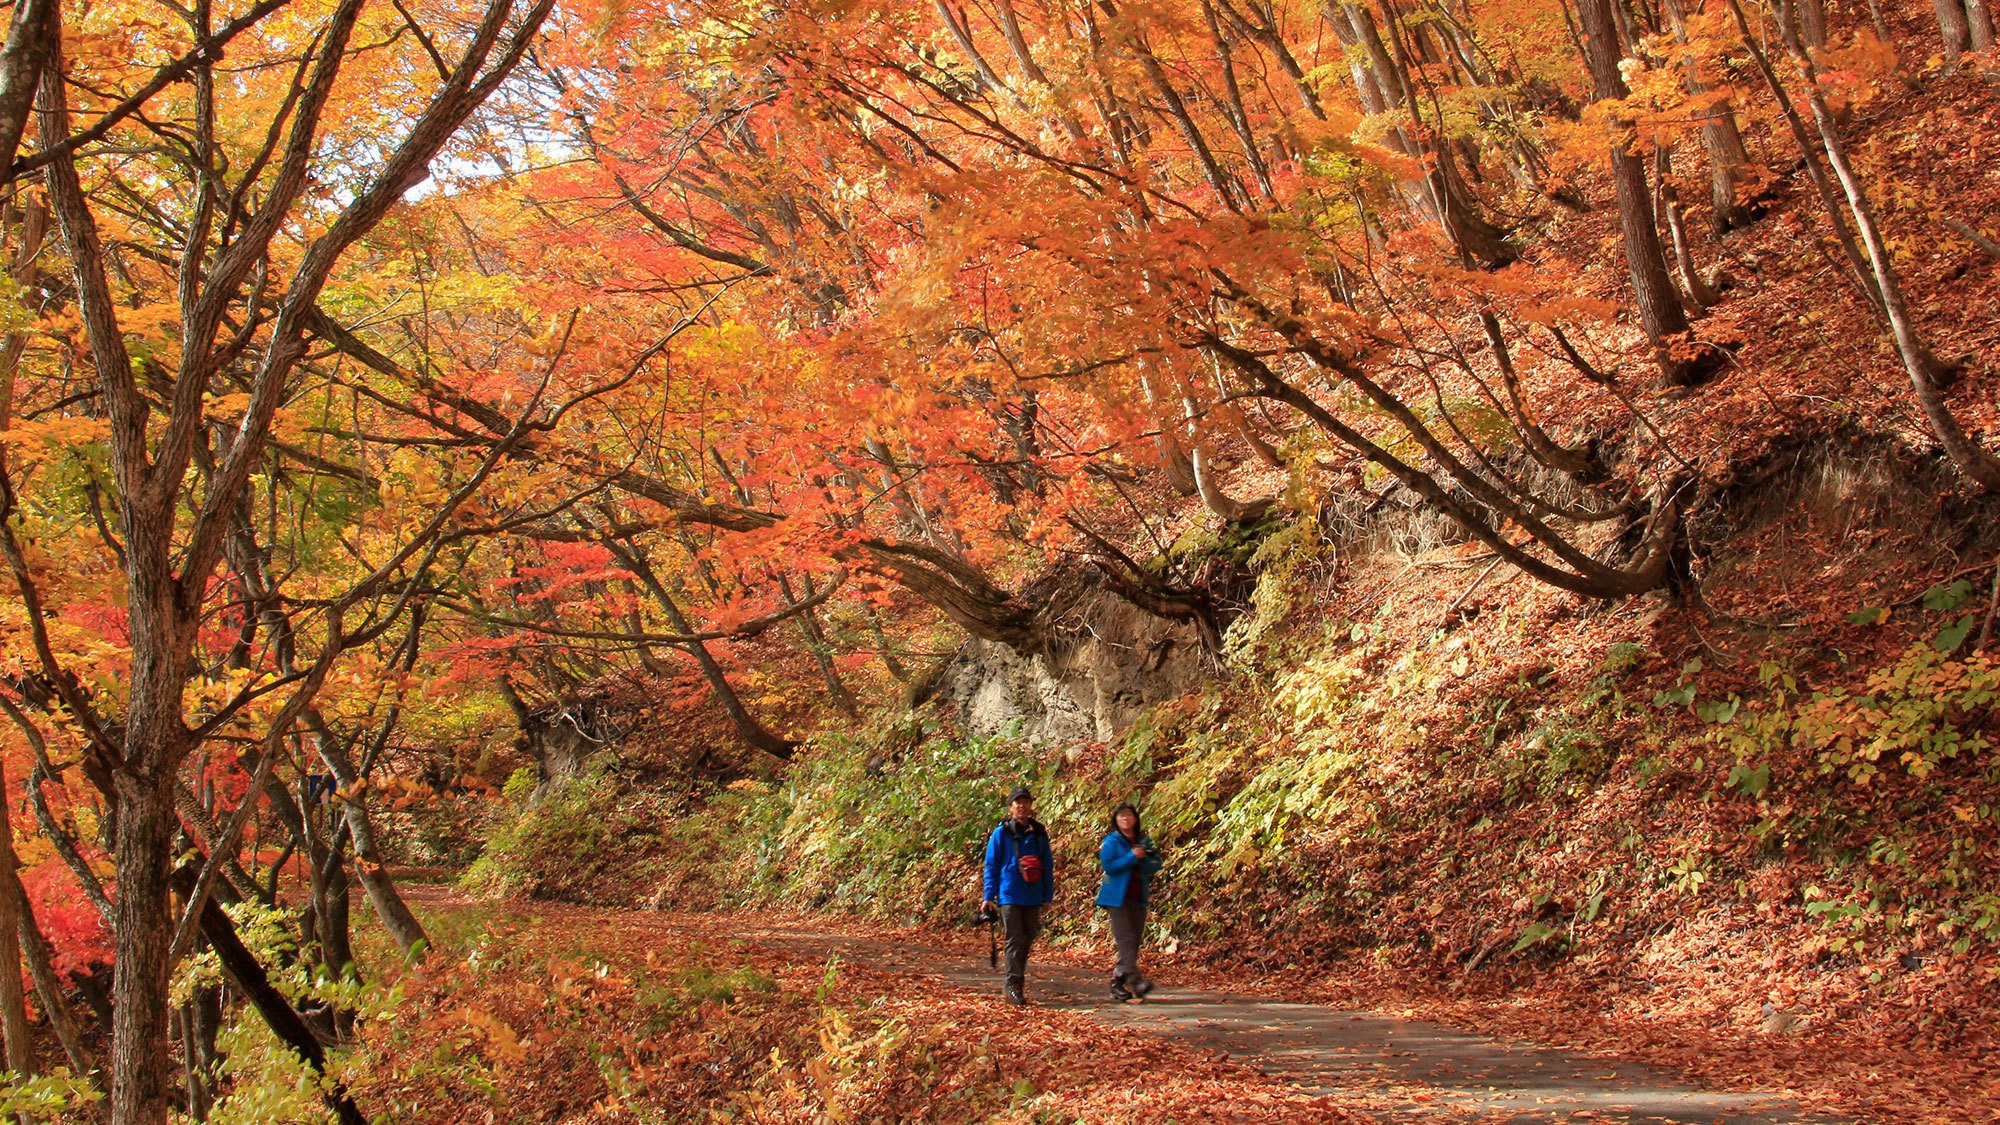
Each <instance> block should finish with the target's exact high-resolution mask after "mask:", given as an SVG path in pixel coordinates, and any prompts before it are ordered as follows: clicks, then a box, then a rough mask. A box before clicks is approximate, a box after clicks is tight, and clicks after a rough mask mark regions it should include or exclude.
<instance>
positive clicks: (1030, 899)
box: [985, 818, 1056, 906]
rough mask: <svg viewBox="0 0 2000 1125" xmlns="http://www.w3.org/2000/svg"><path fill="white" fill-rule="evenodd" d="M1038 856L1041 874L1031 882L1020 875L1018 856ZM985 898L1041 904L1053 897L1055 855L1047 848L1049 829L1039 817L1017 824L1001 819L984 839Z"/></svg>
mask: <svg viewBox="0 0 2000 1125" xmlns="http://www.w3.org/2000/svg"><path fill="white" fill-rule="evenodd" d="M1024 855H1036V856H1040V857H1041V860H1042V877H1041V879H1040V880H1039V881H1037V882H1033V883H1030V882H1028V881H1027V880H1026V879H1023V878H1022V877H1021V857H1022V856H1024ZM985 892H986V893H985V900H986V901H987V902H997V903H999V904H1000V905H1002V906H1041V905H1043V904H1044V903H1047V902H1048V901H1049V900H1050V899H1053V898H1055V897H1056V857H1055V853H1054V852H1051V851H1050V850H1049V832H1048V829H1046V828H1043V827H1042V822H1041V821H1039V820H1030V821H1028V823H1027V825H1026V826H1025V827H1021V826H1017V825H1016V824H1015V823H1014V821H1013V819H1012V818H1009V819H1007V820H1003V821H1001V822H1000V824H999V826H998V827H996V828H994V829H993V835H992V836H990V837H988V838H987V840H986V882H985Z"/></svg>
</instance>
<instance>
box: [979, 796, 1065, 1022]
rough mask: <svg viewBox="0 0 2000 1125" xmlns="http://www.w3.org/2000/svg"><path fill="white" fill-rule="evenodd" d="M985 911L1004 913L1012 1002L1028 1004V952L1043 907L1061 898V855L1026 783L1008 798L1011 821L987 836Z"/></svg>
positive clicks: (983, 910)
mask: <svg viewBox="0 0 2000 1125" xmlns="http://www.w3.org/2000/svg"><path fill="white" fill-rule="evenodd" d="M983 890H984V892H985V895H984V902H983V904H982V906H981V912H982V913H985V914H988V915H992V914H998V915H999V916H1000V929H1001V931H1002V932H1003V933H1005V934H1006V935H1007V1002H1008V1003H1010V1004H1025V1003H1027V1002H1028V1000H1027V997H1026V996H1025V995H1024V994H1023V989H1024V988H1025V986H1026V983H1027V975H1028V950H1029V949H1030V948H1031V947H1033V945H1034V944H1035V935H1036V934H1038V933H1040V932H1041V930H1042V907H1043V906H1045V905H1047V904H1048V902H1049V900H1050V899H1053V898H1055V897H1056V857H1055V854H1054V853H1053V852H1051V851H1050V850H1049V831H1048V829H1046V828H1043V827H1042V822H1041V821H1039V820H1036V819H1035V797H1034V794H1032V793H1030V792H1028V789H1027V787H1026V786H1020V787H1017V788H1016V789H1015V790H1014V792H1013V793H1012V794H1011V795H1009V796H1008V798H1007V819H1005V820H1003V821H1001V822H1000V824H999V826H998V827H996V828H994V829H993V835H991V836H989V837H987V839H986V878H985V882H984V884H983Z"/></svg>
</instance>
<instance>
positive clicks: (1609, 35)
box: [1577, 0, 1720, 385]
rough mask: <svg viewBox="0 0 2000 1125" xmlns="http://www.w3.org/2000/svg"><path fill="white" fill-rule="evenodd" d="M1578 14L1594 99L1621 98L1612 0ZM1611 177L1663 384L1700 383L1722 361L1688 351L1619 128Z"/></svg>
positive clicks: (1646, 198)
mask: <svg viewBox="0 0 2000 1125" xmlns="http://www.w3.org/2000/svg"><path fill="white" fill-rule="evenodd" d="M1577 12H1578V14H1579V16H1580V17H1581V19H1582V22H1583V30H1584V35H1585V49H1584V54H1585V56H1586V57H1587V58H1588V60H1589V63H1590V74H1591V78H1592V79H1593V80H1594V81H1595V84H1596V87H1597V90H1596V93H1597V97H1598V99H1599V100H1600V101H1601V100H1607V99H1613V98H1621V99H1622V98H1624V97H1625V96H1626V95H1627V94H1628V93H1629V91H1628V90H1627V89H1626V86H1625V78H1624V76H1623V75H1621V74H1619V72H1618V63H1619V60H1620V59H1621V58H1622V57H1623V56H1624V51H1623V49H1622V48H1621V47H1620V46H1619V42H1618V28H1617V24H1616V23H1614V22H1613V18H1612V12H1611V0H1579V2H1578V4H1577ZM1611 179H1612V183H1613V185H1614V186H1615V187H1616V188H1617V191H1618V226H1619V229H1620V230H1621V231H1622V232H1623V233H1624V236H1625V264H1626V266H1627V268H1628V270H1629V272H1630V274H1631V277H1632V291H1633V295H1634V297H1635V298H1636V300H1637V302H1638V306H1639V322H1640V324H1641V325H1642V326H1644V328H1645V330H1646V338H1647V340H1649V341H1651V342H1652V345H1653V352H1654V354H1655V355H1656V356H1657V357H1658V358H1659V363H1660V370H1661V371H1662V372H1663V373H1664V374H1665V375H1666V377H1667V381H1668V382H1671V383H1676V384H1680V385H1687V384H1690V383H1697V382H1700V381H1701V380H1702V379H1703V378H1704V377H1706V376H1707V375H1708V374H1709V373H1711V372H1712V371H1714V369H1715V367H1716V365H1717V364H1718V363H1720V357H1719V356H1717V355H1716V354H1715V353H1714V351H1713V349H1701V350H1699V351H1694V352H1692V353H1690V350H1689V349H1690V345H1689V342H1688V320H1687V314H1686V313H1685V312H1683V311H1682V309H1681V295H1680V292H1679V291H1678V290H1677V289H1675V288H1674V282H1673V278H1672V277H1671V276H1669V275H1668V273H1667V258H1666V253H1665V251H1664V250H1663V249H1662V247H1661V246H1660V230H1659V225H1658V223H1657V222H1656V221H1655V218H1654V215H1653V204H1652V192H1650V191H1648V190H1647V185H1646V165H1645V163H1644V161H1643V160H1641V158H1640V157H1639V156H1638V154H1636V153H1634V152H1633V151H1632V148H1631V138H1630V137H1629V136H1628V135H1627V130H1626V129H1625V127H1624V126H1623V125H1622V124H1621V125H1619V126H1618V127H1617V128H1616V129H1615V130H1614V132H1613V134H1612V138H1611Z"/></svg>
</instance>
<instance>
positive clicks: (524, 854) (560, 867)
mask: <svg viewBox="0 0 2000 1125" xmlns="http://www.w3.org/2000/svg"><path fill="white" fill-rule="evenodd" d="M669 804H670V798H666V797H662V796H660V795H658V794H653V793H648V792H646V791H644V790H638V789H627V788H626V787H624V786H621V785H620V784H619V783H618V781H617V779H616V778H614V777H612V776H610V775H607V774H602V773H599V774H591V775H587V776H584V777H578V778H574V779H571V780H569V781H566V782H563V783H561V784H559V785H557V786H556V787H555V788H553V789H552V790H551V791H550V792H549V793H548V794H546V795H545V796H544V797H543V799H542V800H541V801H540V802H539V803H538V804H535V805H532V806H530V807H528V808H526V809H523V810H522V811H521V812H520V813H519V814H518V815H516V816H515V817H514V818H513V820H512V821H511V822H509V823H506V824H503V825H501V826H499V827H498V828H496V830H495V831H494V832H493V835H492V837H491V838H490V839H489V840H488V842H487V845H486V850H485V851H484V852H482V853H481V854H480V856H479V858H478V859H477V860H475V861H474V862H473V864H472V866H471V867H469V868H467V869H466V873H465V875H464V877H463V878H462V879H461V880H460V886H462V887H463V888H464V889H465V890H467V891H468V892H471V893H477V894H486V895H493V896H505V895H527V896H529V897H532V898H551V899H560V900H563V901H568V902H609V903H621V904H629V903H632V902H635V901H637V900H639V899H641V898H643V897H644V896H645V894H646V893H648V892H649V891H650V889H651V886H652V884H653V883H654V882H655V881H656V879H657V877H658V875H659V872H660V864H661V854H662V851H663V848H664V845H665V841H664V840H663V839H662V837H661V835H660V830H661V822H662V820H663V819H664V818H665V817H666V815H667V811H668V805H669Z"/></svg>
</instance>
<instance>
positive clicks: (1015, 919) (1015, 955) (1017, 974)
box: [1000, 906, 1042, 985]
mask: <svg viewBox="0 0 2000 1125" xmlns="http://www.w3.org/2000/svg"><path fill="white" fill-rule="evenodd" d="M1000 929H1001V931H1002V932H1004V933H1005V934H1006V935H1007V983H1009V984H1012V985H1019V984H1021V983H1022V982H1023V981H1024V980H1025V979H1026V978H1027V975H1028V950H1029V949H1030V948H1032V947H1033V946H1034V944H1035V935H1036V934H1039V933H1041V932H1042V908H1041V907H1039V906H1002V907H1001V908H1000Z"/></svg>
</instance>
